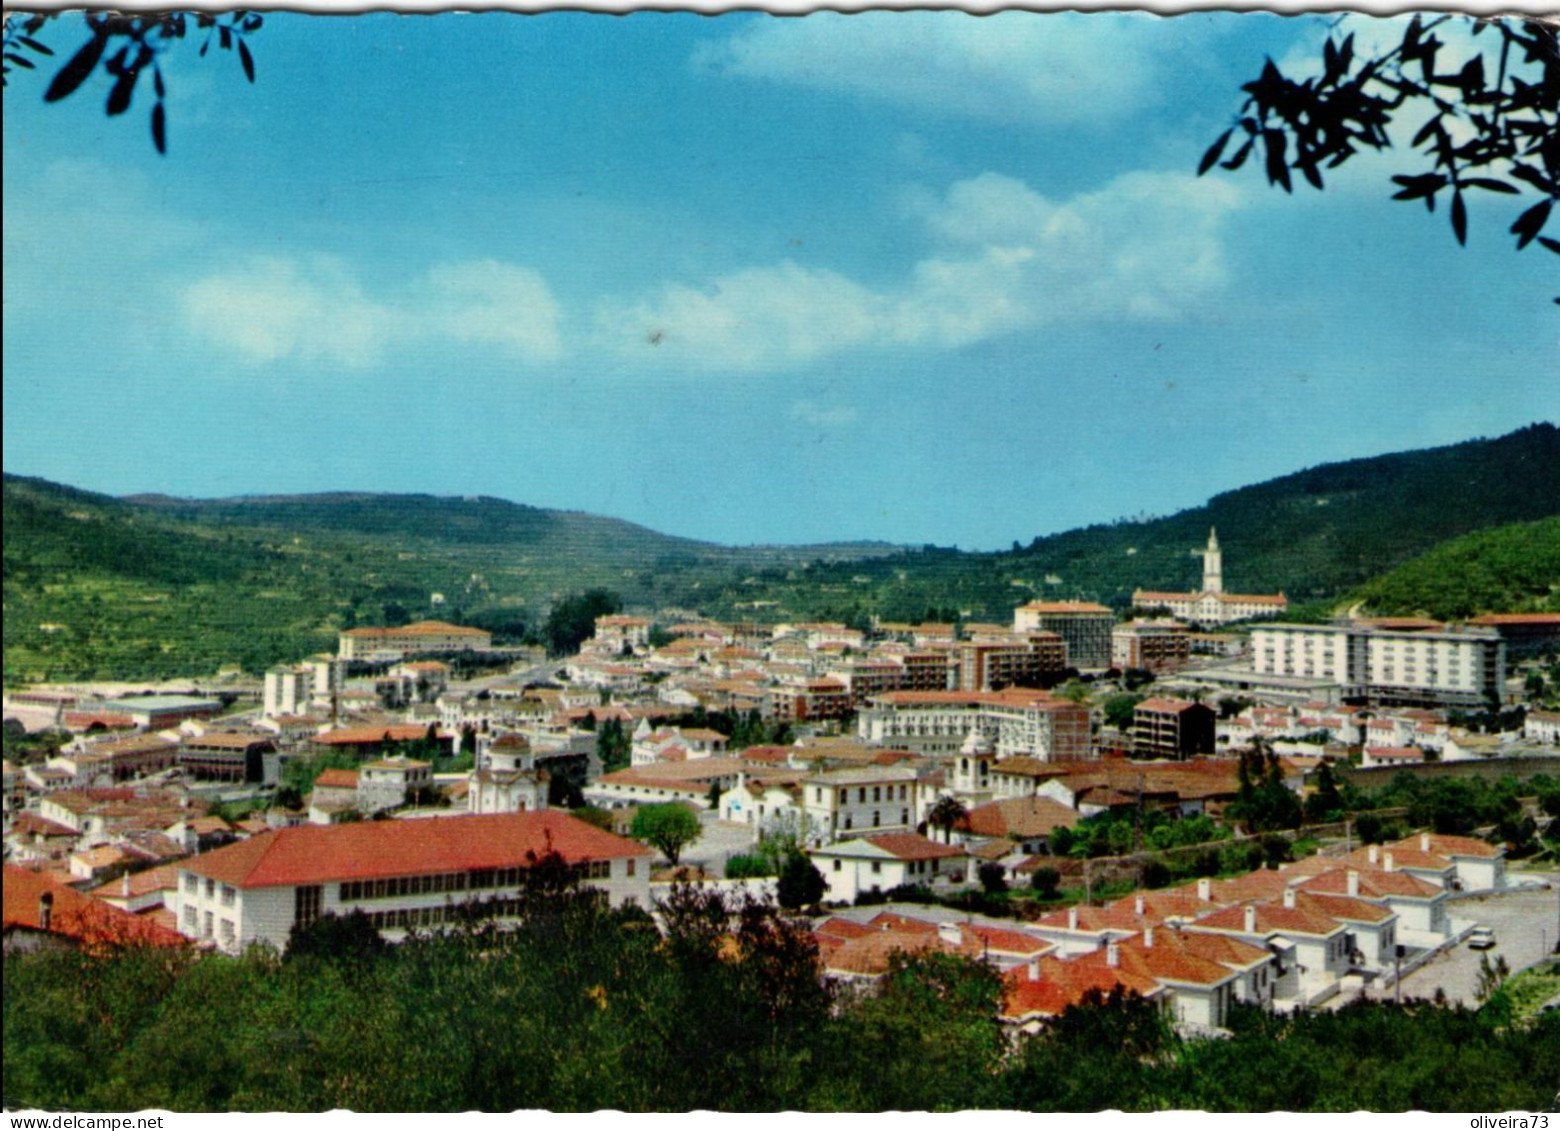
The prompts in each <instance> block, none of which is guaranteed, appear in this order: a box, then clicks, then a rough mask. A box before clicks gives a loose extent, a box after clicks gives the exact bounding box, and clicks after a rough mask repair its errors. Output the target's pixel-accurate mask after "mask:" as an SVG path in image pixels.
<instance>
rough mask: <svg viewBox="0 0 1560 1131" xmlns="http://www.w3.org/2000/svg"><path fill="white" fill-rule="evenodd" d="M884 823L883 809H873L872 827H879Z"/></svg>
mask: <svg viewBox="0 0 1560 1131" xmlns="http://www.w3.org/2000/svg"><path fill="white" fill-rule="evenodd" d="M882 823H883V818H882V811H881V810H879V809H874V810H872V827H873V828H877V827H878V826H879V825H881V824H882Z"/></svg>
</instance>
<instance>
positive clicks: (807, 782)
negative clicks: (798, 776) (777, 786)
mask: <svg viewBox="0 0 1560 1131" xmlns="http://www.w3.org/2000/svg"><path fill="white" fill-rule="evenodd" d="M917 779H918V775H917V773H916V771H915V770H914V769H911V768H909V767H898V766H867V767H862V768H859V769H858V768H850V769H841V770H822V771H820V772H818V773H814V774H808V775H807V776H806V777H804V778H802V807H803V812H804V813H805V814H806V822H805V824H806V832H807V834H808V835H809V836H811V837H813V838H815V839H821V840H822V841H833V840H839V839H842V838H845V837H851V836H866V835H871V834H873V833H885V832H898V831H905V830H910V829H914V828H915V826H916V822H917V821H919V820H920V806H921V796H920V783H919V781H918V780H917Z"/></svg>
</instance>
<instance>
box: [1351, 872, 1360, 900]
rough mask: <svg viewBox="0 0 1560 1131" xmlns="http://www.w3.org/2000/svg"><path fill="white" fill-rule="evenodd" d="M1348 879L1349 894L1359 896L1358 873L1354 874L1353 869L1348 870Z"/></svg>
mask: <svg viewBox="0 0 1560 1131" xmlns="http://www.w3.org/2000/svg"><path fill="white" fill-rule="evenodd" d="M1348 877H1349V889H1348V890H1349V894H1350V895H1353V896H1357V895H1359V894H1360V874H1359V873H1358V872H1356V871H1355V870H1354V869H1353V868H1350V869H1349V871H1348Z"/></svg>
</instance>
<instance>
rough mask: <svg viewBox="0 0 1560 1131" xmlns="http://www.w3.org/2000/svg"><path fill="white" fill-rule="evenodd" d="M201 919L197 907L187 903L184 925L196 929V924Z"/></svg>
mask: <svg viewBox="0 0 1560 1131" xmlns="http://www.w3.org/2000/svg"><path fill="white" fill-rule="evenodd" d="M199 921H200V920H199V912H197V911H196V910H195V908H193V907H191V906H190V905H189V904H185V906H184V925H185V926H186V927H188V928H189V929H190V930H192V931H193V930H194V929H195V924H196V923H198V922H199Z"/></svg>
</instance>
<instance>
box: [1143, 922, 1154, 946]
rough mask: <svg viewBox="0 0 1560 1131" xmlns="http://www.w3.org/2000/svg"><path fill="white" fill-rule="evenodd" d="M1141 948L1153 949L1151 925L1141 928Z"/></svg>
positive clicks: (1152, 929)
mask: <svg viewBox="0 0 1560 1131" xmlns="http://www.w3.org/2000/svg"><path fill="white" fill-rule="evenodd" d="M1143 949H1144V950H1153V949H1154V928H1152V927H1144V928H1143Z"/></svg>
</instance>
